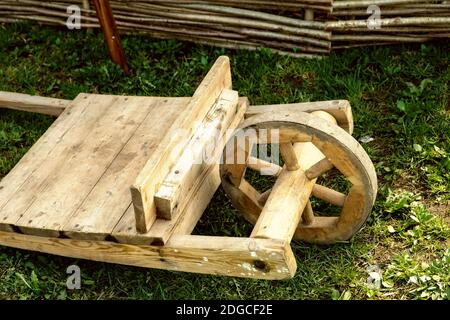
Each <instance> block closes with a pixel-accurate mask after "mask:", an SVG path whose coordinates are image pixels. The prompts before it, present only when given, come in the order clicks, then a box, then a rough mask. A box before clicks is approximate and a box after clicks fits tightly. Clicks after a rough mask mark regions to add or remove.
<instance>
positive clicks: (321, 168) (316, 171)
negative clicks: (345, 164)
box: [305, 158, 334, 180]
mask: <svg viewBox="0 0 450 320" xmlns="http://www.w3.org/2000/svg"><path fill="white" fill-rule="evenodd" d="M333 167H334V165H333V164H332V163H331V161H330V160H328V159H327V158H323V159H322V160H320V161H319V162H317V163H316V164H314V165H312V166H311V167H310V168H309V169H308V170H306V171H305V175H306V176H307V177H308V179H309V180H312V179H315V178H317V177H319V176H320V175H322V174H324V173H325V172H327V171H328V170H331V169H332V168H333Z"/></svg>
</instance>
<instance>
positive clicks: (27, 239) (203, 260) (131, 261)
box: [0, 232, 297, 279]
mask: <svg viewBox="0 0 450 320" xmlns="http://www.w3.org/2000/svg"><path fill="white" fill-rule="evenodd" d="M0 245H5V246H10V247H14V248H19V249H24V250H32V251H38V252H44V253H49V254H55V255H61V256H65V257H71V258H77V259H88V260H94V261H102V262H108V263H118V264H124V265H130V266H138V267H145V268H157V269H165V270H172V271H184V272H195V273H203V274H215V275H226V276H234V277H246V278H257V279H288V278H292V277H293V275H294V274H295V270H296V268H297V266H296V261H295V257H294V254H293V253H292V250H291V249H290V246H289V245H288V244H287V243H286V242H284V241H276V240H270V239H248V238H229V237H207V236H191V235H188V236H185V235H181V236H174V237H173V238H172V239H171V240H170V242H169V243H168V244H167V245H166V246H138V245H127V244H119V243H114V242H107V241H84V240H73V239H59V238H46V237H36V236H30V235H23V234H18V233H13V232H0Z"/></svg>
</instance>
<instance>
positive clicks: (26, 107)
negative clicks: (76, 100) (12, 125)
mask: <svg viewBox="0 0 450 320" xmlns="http://www.w3.org/2000/svg"><path fill="white" fill-rule="evenodd" d="M70 102H71V100H64V99H56V98H46V97H40V96H31V95H28V94H23V93H15V92H5V91H0V108H6V109H13V110H19V111H26V112H35V113H42V114H47V115H50V116H59V115H60V114H61V113H62V112H63V111H64V109H65V108H66V107H67V106H68V105H69V103H70Z"/></svg>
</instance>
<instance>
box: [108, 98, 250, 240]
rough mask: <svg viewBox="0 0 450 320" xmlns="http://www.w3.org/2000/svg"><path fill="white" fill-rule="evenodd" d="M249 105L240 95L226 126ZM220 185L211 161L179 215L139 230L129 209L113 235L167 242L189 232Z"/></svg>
mask: <svg viewBox="0 0 450 320" xmlns="http://www.w3.org/2000/svg"><path fill="white" fill-rule="evenodd" d="M247 107H248V100H247V99H246V98H240V99H239V104H238V108H237V110H238V111H237V113H236V115H235V117H234V119H233V122H232V123H231V124H230V126H229V128H236V127H238V126H239V124H240V122H241V121H242V119H243V117H244V113H245V111H246V110H247ZM226 133H227V135H226V137H225V138H224V142H226V141H228V139H229V138H230V136H231V133H232V132H230V131H229V130H227V131H226ZM215 151H216V152H217V153H216V154H215V155H214V158H216V159H218V158H220V155H221V153H222V150H220V148H216V150H215ZM219 185H220V177H219V165H218V164H217V163H216V164H211V165H209V166H207V167H205V169H204V171H203V172H202V174H201V175H200V176H199V178H198V179H197V180H196V183H195V185H194V186H193V187H192V188H191V190H190V191H189V193H188V195H187V198H188V199H191V201H188V202H186V207H185V208H180V211H178V214H177V215H175V217H174V219H173V220H165V219H157V220H156V221H155V223H154V224H153V226H152V228H151V229H150V230H149V231H148V232H147V233H139V232H137V230H136V228H135V217H134V214H133V211H132V210H130V209H129V210H128V211H127V212H126V213H125V215H124V216H123V217H122V219H121V220H120V221H119V223H118V224H117V226H116V227H115V228H114V230H113V233H112V235H113V237H114V238H116V239H117V240H118V241H119V242H122V243H139V244H149V243H152V242H157V243H160V244H161V243H166V242H167V241H168V240H169V238H170V237H171V236H172V235H173V234H175V233H181V234H186V233H190V232H191V231H192V230H193V228H194V227H195V224H196V223H197V221H198V219H200V217H201V215H202V214H203V211H204V210H205V209H206V207H207V206H208V204H209V202H210V201H211V198H212V197H213V195H214V193H215V191H216V190H217V188H218V187H219Z"/></svg>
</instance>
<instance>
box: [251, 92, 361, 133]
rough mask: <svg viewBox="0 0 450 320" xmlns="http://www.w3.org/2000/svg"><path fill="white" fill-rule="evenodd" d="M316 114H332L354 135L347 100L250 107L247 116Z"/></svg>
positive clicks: (339, 123)
mask: <svg viewBox="0 0 450 320" xmlns="http://www.w3.org/2000/svg"><path fill="white" fill-rule="evenodd" d="M296 111H301V112H308V113H311V112H314V111H326V112H328V113H329V114H331V115H332V116H333V117H334V118H335V119H336V121H337V124H338V125H339V126H340V127H341V128H342V129H344V130H345V131H347V132H348V133H349V134H352V133H353V115H352V108H351V107H350V103H349V102H348V101H347V100H329V101H315V102H300V103H288V104H268V105H260V106H258V105H255V106H250V107H249V108H248V111H247V113H246V115H245V117H246V118H249V117H251V116H254V115H257V114H261V113H266V112H287V113H289V112H296Z"/></svg>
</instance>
